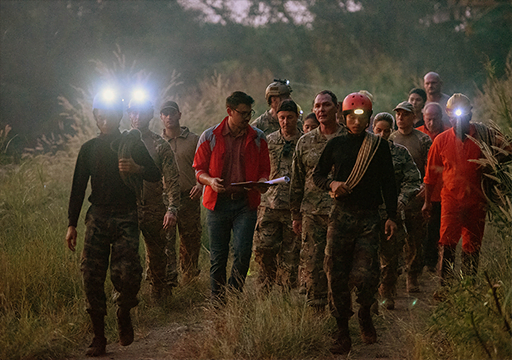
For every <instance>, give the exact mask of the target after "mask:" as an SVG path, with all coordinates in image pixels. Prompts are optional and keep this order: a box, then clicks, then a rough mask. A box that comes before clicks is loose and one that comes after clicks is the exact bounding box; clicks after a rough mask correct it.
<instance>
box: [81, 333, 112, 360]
mask: <svg viewBox="0 0 512 360" xmlns="http://www.w3.org/2000/svg"><path fill="white" fill-rule="evenodd" d="M106 347H107V339H105V337H96V336H95V337H94V339H92V343H91V345H89V347H88V348H87V351H86V352H85V355H86V356H94V357H96V356H101V355H105V354H106V353H107V352H106Z"/></svg>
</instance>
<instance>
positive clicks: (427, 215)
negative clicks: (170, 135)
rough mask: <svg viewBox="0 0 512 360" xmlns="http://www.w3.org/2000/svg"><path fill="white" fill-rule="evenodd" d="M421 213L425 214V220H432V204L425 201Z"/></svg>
mask: <svg viewBox="0 0 512 360" xmlns="http://www.w3.org/2000/svg"><path fill="white" fill-rule="evenodd" d="M421 213H422V214H423V218H424V219H425V220H428V219H430V217H431V216H432V203H431V202H426V201H425V203H424V204H423V207H422V208H421Z"/></svg>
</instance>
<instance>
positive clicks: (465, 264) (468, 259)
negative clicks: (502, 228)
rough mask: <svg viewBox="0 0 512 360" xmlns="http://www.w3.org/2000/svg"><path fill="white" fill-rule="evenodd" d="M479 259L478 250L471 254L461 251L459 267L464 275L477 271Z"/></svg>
mask: <svg viewBox="0 0 512 360" xmlns="http://www.w3.org/2000/svg"><path fill="white" fill-rule="evenodd" d="M479 259H480V251H476V252H474V253H472V254H468V253H466V252H464V251H463V252H462V261H461V263H462V264H461V269H462V274H463V275H464V276H473V277H474V276H476V274H477V272H478V260H479Z"/></svg>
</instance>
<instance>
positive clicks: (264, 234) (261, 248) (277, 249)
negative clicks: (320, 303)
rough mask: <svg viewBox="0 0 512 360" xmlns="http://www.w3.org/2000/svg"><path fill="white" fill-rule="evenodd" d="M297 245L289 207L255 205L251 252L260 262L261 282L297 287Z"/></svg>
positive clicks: (264, 284)
mask: <svg viewBox="0 0 512 360" xmlns="http://www.w3.org/2000/svg"><path fill="white" fill-rule="evenodd" d="M300 245H301V244H300V240H299V236H297V235H296V234H295V233H294V232H293V228H292V217H291V213H290V210H286V209H282V210H281V209H270V208H267V207H259V208H258V220H257V222H256V230H255V232H254V239H253V253H254V257H255V260H256V262H257V263H258V264H259V265H260V274H259V278H258V281H259V283H260V284H262V285H263V286H272V285H273V284H274V283H277V284H278V285H281V286H285V287H292V288H293V287H297V276H298V266H299V256H300Z"/></svg>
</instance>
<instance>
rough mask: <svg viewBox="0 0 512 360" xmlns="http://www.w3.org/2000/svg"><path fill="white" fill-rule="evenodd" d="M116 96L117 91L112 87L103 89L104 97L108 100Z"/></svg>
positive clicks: (110, 100)
mask: <svg viewBox="0 0 512 360" xmlns="http://www.w3.org/2000/svg"><path fill="white" fill-rule="evenodd" d="M115 97H116V92H115V91H114V90H112V89H105V90H103V99H104V100H105V101H108V102H112V101H113V100H114V99H115Z"/></svg>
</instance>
